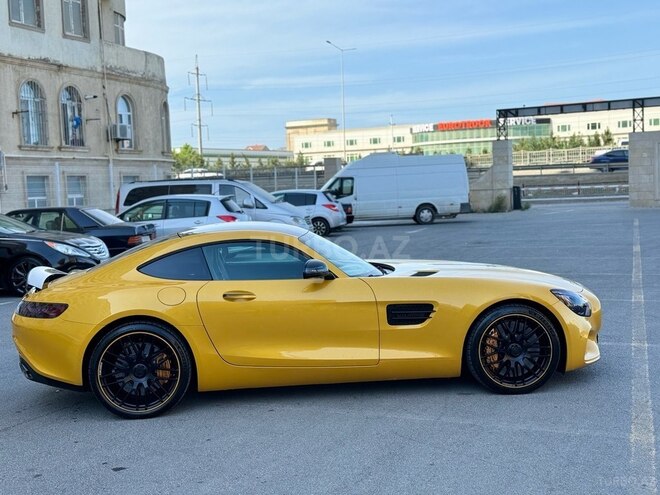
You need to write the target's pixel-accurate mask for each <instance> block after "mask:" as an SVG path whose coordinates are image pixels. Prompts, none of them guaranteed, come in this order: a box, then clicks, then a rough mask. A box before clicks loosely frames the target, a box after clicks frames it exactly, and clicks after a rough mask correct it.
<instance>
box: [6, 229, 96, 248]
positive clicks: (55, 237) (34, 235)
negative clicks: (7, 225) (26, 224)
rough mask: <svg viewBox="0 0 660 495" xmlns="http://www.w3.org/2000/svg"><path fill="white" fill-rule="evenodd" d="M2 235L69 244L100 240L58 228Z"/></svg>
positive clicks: (11, 237) (7, 237)
mask: <svg viewBox="0 0 660 495" xmlns="http://www.w3.org/2000/svg"><path fill="white" fill-rule="evenodd" d="M0 237H4V238H5V239H9V238H10V239H26V240H40V241H57V242H66V243H69V244H74V245H78V244H80V241H81V240H83V241H94V242H99V240H98V239H97V238H96V237H93V236H91V235H86V234H74V233H70V232H60V231H57V230H33V231H32V232H27V233H11V234H1V235H0Z"/></svg>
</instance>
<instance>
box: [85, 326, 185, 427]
mask: <svg viewBox="0 0 660 495" xmlns="http://www.w3.org/2000/svg"><path fill="white" fill-rule="evenodd" d="M191 377H192V364H191V358H190V353H189V351H188V349H187V347H186V346H185V344H184V343H183V342H182V340H181V338H180V337H179V336H178V335H176V334H175V333H174V332H173V331H171V330H169V329H168V328H166V327H164V326H160V325H158V324H155V323H150V322H135V323H129V324H125V325H122V326H120V327H118V328H116V329H114V330H112V331H111V332H110V333H108V334H107V335H105V336H104V337H103V338H102V339H101V340H100V341H99V343H98V344H97V345H96V347H95V348H94V350H93V351H92V355H91V358H90V362H89V368H88V379H89V384H90V387H91V389H92V391H93V392H94V395H95V396H96V397H97V398H98V399H99V401H101V403H102V404H103V405H104V406H105V407H106V408H107V409H108V410H109V411H111V412H112V413H114V414H116V415H117V416H120V417H123V418H128V419H138V418H149V417H153V416H156V415H158V414H161V413H163V412H165V411H166V410H168V409H170V408H172V407H173V406H175V405H176V404H177V403H178V402H179V401H180V400H181V399H182V398H183V397H184V395H185V394H186V392H187V390H188V387H189V385H190V382H191Z"/></svg>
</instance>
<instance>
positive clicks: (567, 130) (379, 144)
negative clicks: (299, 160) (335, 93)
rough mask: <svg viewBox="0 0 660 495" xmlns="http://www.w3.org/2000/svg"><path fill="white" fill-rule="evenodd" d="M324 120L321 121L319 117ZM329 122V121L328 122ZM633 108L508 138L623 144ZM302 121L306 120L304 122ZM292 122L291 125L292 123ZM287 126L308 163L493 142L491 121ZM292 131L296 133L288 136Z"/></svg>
mask: <svg viewBox="0 0 660 495" xmlns="http://www.w3.org/2000/svg"><path fill="white" fill-rule="evenodd" d="M644 119H645V121H644V125H645V130H647V131H657V130H660V108H658V107H653V108H648V109H646V112H645V117H644ZM320 120H322V119H320ZM327 120H330V119H327ZM632 120H633V116H632V110H611V111H603V112H589V113H580V114H561V115H553V116H548V117H522V118H511V119H508V122H507V124H508V136H509V139H510V140H512V141H513V142H514V144H515V141H518V140H521V139H529V138H547V137H550V136H554V137H556V138H559V139H570V138H571V136H573V135H575V136H580V137H582V138H584V139H585V140H586V139H588V138H589V137H591V136H594V135H595V134H596V133H598V134H599V135H600V136H602V135H603V133H604V132H605V131H606V130H609V131H610V133H611V134H612V138H613V144H614V145H615V146H625V145H626V144H627V142H628V134H629V133H631V132H632ZM303 122H305V121H303ZM292 124H294V125H292ZM295 124H297V122H292V123H291V122H288V123H287V124H286V132H287V143H288V146H290V147H289V149H290V150H291V152H292V153H293V154H294V155H295V156H297V155H298V154H299V153H302V154H303V156H304V157H305V159H307V160H308V161H309V162H310V163H315V162H317V161H322V160H323V159H324V158H343V156H344V152H345V154H346V161H347V162H352V161H355V160H359V159H360V158H362V157H364V156H366V155H368V154H370V153H375V152H383V151H395V152H398V153H419V152H421V153H424V154H427V155H432V154H444V153H459V154H463V155H481V154H490V153H492V147H493V141H496V140H497V126H496V121H495V119H487V118H485V119H474V120H460V121H440V122H431V123H423V124H412V125H409V124H407V125H400V124H398V125H389V126H383V127H372V128H362V129H346V143H345V144H344V143H343V142H342V141H343V134H344V133H343V131H342V130H337V129H336V126H335V128H334V129H324V128H323V127H322V126H316V127H314V126H311V125H308V126H296V125H295ZM292 129H295V131H296V132H295V133H294V132H291V130H292Z"/></svg>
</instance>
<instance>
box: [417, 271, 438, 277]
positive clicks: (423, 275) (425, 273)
mask: <svg viewBox="0 0 660 495" xmlns="http://www.w3.org/2000/svg"><path fill="white" fill-rule="evenodd" d="M436 273H438V272H433V271H431V272H429V271H426V272H415V273H413V274H412V275H411V277H428V276H429V275H435V274H436Z"/></svg>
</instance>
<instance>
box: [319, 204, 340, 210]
mask: <svg viewBox="0 0 660 495" xmlns="http://www.w3.org/2000/svg"><path fill="white" fill-rule="evenodd" d="M323 206H325V207H326V208H327V209H328V210H331V211H339V210H338V209H337V205H333V204H332V203H326V204H324V205H323Z"/></svg>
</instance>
